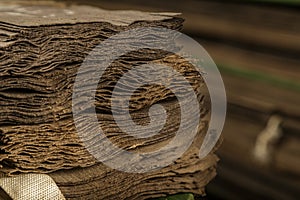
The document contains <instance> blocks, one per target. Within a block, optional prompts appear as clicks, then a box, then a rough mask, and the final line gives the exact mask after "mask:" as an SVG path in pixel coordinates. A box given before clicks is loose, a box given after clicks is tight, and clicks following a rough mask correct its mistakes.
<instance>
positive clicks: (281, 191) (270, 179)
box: [64, 0, 300, 200]
mask: <svg viewBox="0 0 300 200" xmlns="http://www.w3.org/2000/svg"><path fill="white" fill-rule="evenodd" d="M64 2H67V3H76V4H87V5H93V6H99V7H101V8H104V9H113V10H116V9H117V10H119V9H122V10H124V9H126V10H128V9H130V10H142V11H155V12H156V11H163V12H165V11H171V12H180V13H182V17H183V18H185V23H184V28H183V32H184V33H185V34H187V35H189V36H191V37H192V38H194V39H195V40H197V41H198V42H199V43H200V44H201V45H202V46H203V47H204V48H205V49H206V51H207V52H208V53H209V54H210V55H211V57H212V59H213V60H214V61H215V63H216V64H217V66H218V68H219V70H220V72H221V74H222V78H223V81H224V83H225V88H226V93H227V98H228V112H227V120H226V123H225V128H224V130H223V138H224V139H223V143H222V145H221V147H220V149H219V150H218V155H219V156H220V162H219V165H218V175H217V177H216V178H215V179H214V180H213V181H212V182H210V183H209V185H208V187H207V197H205V199H230V200H232V199H251V200H253V199H281V200H287V199H300V105H299V104H300V0H239V1H238V0H237V1H229V0H224V1H217V0H207V1H200V0H185V1H183V0H182V1H174V0H151V1H141V0H123V1H122V0H101V1H100V0H65V1H64Z"/></svg>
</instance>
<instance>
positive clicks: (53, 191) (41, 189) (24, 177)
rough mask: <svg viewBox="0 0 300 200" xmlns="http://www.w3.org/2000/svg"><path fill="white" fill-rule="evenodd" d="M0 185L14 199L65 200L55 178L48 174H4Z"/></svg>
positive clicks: (0, 179)
mask: <svg viewBox="0 0 300 200" xmlns="http://www.w3.org/2000/svg"><path fill="white" fill-rule="evenodd" d="M0 177H1V176H0ZM0 187H1V188H2V189H3V190H4V191H5V192H6V193H7V194H8V195H9V196H10V197H11V198H12V199H13V200H65V198H64V196H63V194H62V193H61V191H60V190H59V188H58V187H57V185H56V183H55V182H54V180H53V179H52V178H51V177H50V176H48V175H46V174H21V175H18V176H13V177H5V176H2V177H1V178H0Z"/></svg>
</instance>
